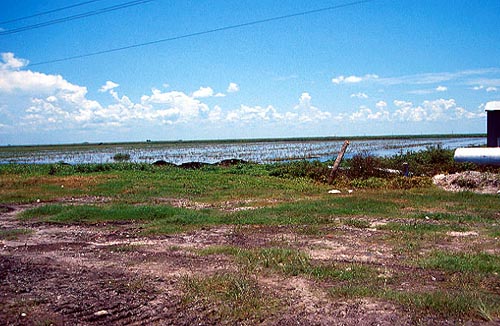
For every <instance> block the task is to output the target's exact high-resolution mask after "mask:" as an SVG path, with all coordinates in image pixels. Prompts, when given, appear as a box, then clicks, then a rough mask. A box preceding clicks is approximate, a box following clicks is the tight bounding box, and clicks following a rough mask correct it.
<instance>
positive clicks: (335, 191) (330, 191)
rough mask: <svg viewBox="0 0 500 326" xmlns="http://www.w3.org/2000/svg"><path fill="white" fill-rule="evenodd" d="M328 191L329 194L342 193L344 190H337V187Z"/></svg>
mask: <svg viewBox="0 0 500 326" xmlns="http://www.w3.org/2000/svg"><path fill="white" fill-rule="evenodd" d="M328 193H329V194H341V193H342V191H340V190H337V189H332V190H328Z"/></svg>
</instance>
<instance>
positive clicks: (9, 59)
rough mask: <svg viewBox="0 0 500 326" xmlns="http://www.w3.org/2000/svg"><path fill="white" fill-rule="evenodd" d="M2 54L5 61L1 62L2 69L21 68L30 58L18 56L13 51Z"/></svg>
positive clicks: (0, 67)
mask: <svg viewBox="0 0 500 326" xmlns="http://www.w3.org/2000/svg"><path fill="white" fill-rule="evenodd" d="M1 56H2V61H3V63H0V69H5V70H8V69H14V70H16V69H21V68H22V67H25V66H27V65H28V63H29V61H28V60H24V59H19V58H16V57H15V56H14V53H12V52H5V53H2V54H1Z"/></svg>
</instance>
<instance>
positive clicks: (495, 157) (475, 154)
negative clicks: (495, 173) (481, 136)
mask: <svg viewBox="0 0 500 326" xmlns="http://www.w3.org/2000/svg"><path fill="white" fill-rule="evenodd" d="M453 158H454V160H455V161H456V162H472V163H476V164H487V165H500V147H478V148H457V149H456V150H455V156H454V157H453Z"/></svg>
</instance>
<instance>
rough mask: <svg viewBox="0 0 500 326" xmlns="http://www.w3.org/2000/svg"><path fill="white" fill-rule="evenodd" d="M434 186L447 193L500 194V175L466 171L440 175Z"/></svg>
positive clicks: (434, 179)
mask: <svg viewBox="0 0 500 326" xmlns="http://www.w3.org/2000/svg"><path fill="white" fill-rule="evenodd" d="M432 181H433V182H434V184H435V185H436V186H438V187H440V188H442V189H444V190H447V191H455V192H457V191H472V192H477V193H481V194H500V175H499V174H495V173H490V172H478V171H465V172H460V173H453V174H438V175H435V176H434V177H433V178H432Z"/></svg>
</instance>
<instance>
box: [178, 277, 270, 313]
mask: <svg viewBox="0 0 500 326" xmlns="http://www.w3.org/2000/svg"><path fill="white" fill-rule="evenodd" d="M181 288H182V292H183V302H184V303H185V304H186V308H187V309H189V307H192V306H194V305H201V306H203V307H205V309H207V310H211V311H212V314H210V315H209V316H207V317H208V318H209V319H211V320H212V321H213V322H217V321H219V322H224V323H227V322H228V321H231V323H238V322H240V321H245V322H250V321H254V322H257V321H258V320H261V319H263V318H264V317H268V316H269V315H272V314H273V312H274V311H276V310H277V307H278V302H279V301H278V300H277V299H275V298H272V297H270V296H269V295H267V294H264V293H263V292H262V290H261V288H260V287H259V285H258V283H257V281H256V280H255V278H254V277H252V276H250V275H247V274H244V273H243V274H242V273H238V274H235V273H219V274H216V275H213V276H208V277H201V276H184V277H183V278H182V280H181Z"/></svg>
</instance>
